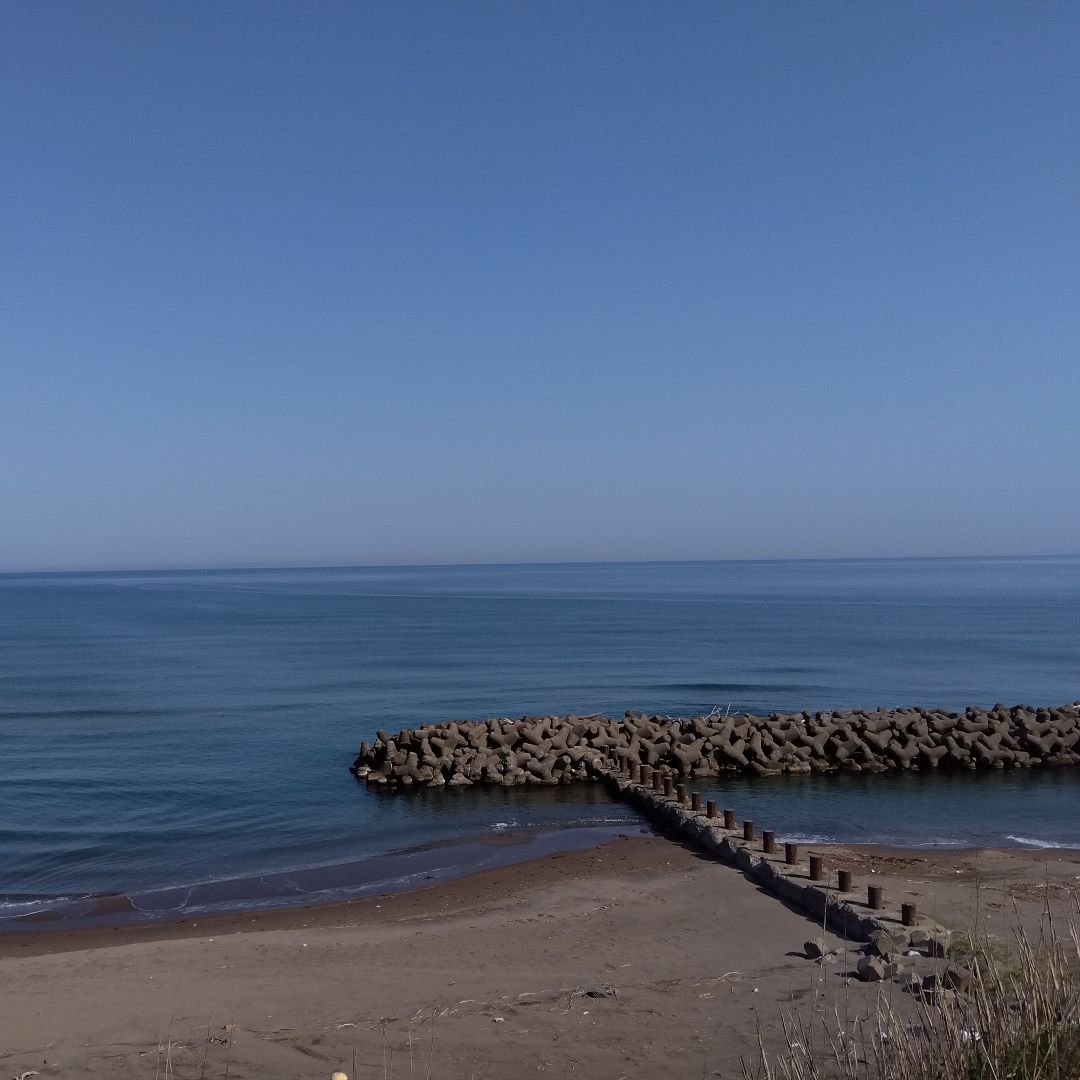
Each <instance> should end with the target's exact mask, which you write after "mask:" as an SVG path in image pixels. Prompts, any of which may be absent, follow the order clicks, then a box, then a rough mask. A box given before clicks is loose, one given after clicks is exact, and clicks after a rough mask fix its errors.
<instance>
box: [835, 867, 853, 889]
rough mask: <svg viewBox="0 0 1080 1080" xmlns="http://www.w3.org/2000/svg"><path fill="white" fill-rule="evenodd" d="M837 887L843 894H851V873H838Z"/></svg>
mask: <svg viewBox="0 0 1080 1080" xmlns="http://www.w3.org/2000/svg"><path fill="white" fill-rule="evenodd" d="M836 886H837V888H838V889H839V890H840V891H841V892H851V871H850V870H837V871H836Z"/></svg>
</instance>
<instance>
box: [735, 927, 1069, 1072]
mask: <svg viewBox="0 0 1080 1080" xmlns="http://www.w3.org/2000/svg"><path fill="white" fill-rule="evenodd" d="M1015 939H1016V944H1015V947H1014V948H1013V949H1011V950H1005V951H1003V950H1002V949H1001V946H1000V943H996V942H993V941H991V940H990V939H989V938H987V937H983V938H982V939H979V938H973V939H971V944H970V954H969V955H967V956H965V957H964V958H963V960H964V962H965V964H966V965H967V967H968V968H969V970H970V971H971V984H970V987H969V989H968V991H967V992H966V993H965V994H963V995H953V994H949V993H939V994H935V995H924V994H914V995H912V996H911V997H908V995H906V994H901V993H899V987H896V986H895V984H894V985H893V986H892V988H891V990H892V991H895V992H889V993H883V994H882V996H881V997H880V998H879V1001H878V1003H877V1005H876V1007H875V1008H873V1009H872V1010H871V1011H870V1012H869V1013H868V1014H866V1015H863V1016H861V1017H860V1016H856V1017H855V1018H854V1019H848V1018H846V1017H845V1015H844V1009H843V1007H837V1003H833V1005H834V1007H833V1008H832V1009H831V1010H830V1011H829V1015H828V1017H827V1018H826V1017H822V1016H816V1017H815V1018H813V1019H807V1018H806V1016H805V1015H802V1016H800V1015H798V1014H796V1013H791V1014H788V1015H786V1016H785V1017H784V1031H785V1035H786V1037H787V1043H788V1045H787V1047H786V1048H784V1049H782V1050H779V1051H777V1050H775V1049H774V1050H772V1051H770V1050H769V1049H768V1048H766V1047H765V1046H764V1044H763V1042H761V1041H760V1040H759V1042H761V1045H760V1056H759V1060H758V1061H757V1062H756V1063H755V1065H754V1066H753V1067H751V1068H748V1069H746V1070H745V1076H746V1078H747V1080H1080V938H1078V935H1077V930H1076V922H1075V921H1073V922H1070V924H1069V925H1068V926H1059V925H1058V924H1057V923H1056V922H1055V920H1054V918H1053V916H1052V915H1051V913H1050V912H1049V910H1047V912H1046V913H1045V915H1044V917H1043V920H1042V923H1041V925H1040V926H1039V928H1038V930H1037V931H1035V932H1034V933H1027V932H1025V931H1024V930H1023V929H1021V928H1020V927H1019V922H1018V923H1017V930H1016V931H1015Z"/></svg>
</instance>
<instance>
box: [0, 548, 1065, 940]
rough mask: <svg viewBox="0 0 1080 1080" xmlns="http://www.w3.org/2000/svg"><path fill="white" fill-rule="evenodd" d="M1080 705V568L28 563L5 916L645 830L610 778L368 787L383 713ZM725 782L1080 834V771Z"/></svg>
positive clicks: (792, 820) (459, 858)
mask: <svg viewBox="0 0 1080 1080" xmlns="http://www.w3.org/2000/svg"><path fill="white" fill-rule="evenodd" d="M1078 698H1080V557H1064V558H986V559H874V560H818V561H761V562H754V561H743V562H700V563H685V562H680V563H634V564H630V563H619V564H594V563H590V564H556V565H521V566H504V565H493V566H440V567H358V568H333V569H280V570H267V569H259V570H210V571H206V570H198V571H195V570H183V571H168V572H163V571H155V572H137V573H134V572H132V573H56V574H9V575H0V928H5V929H10V928H13V927H14V928H20V927H28V926H31V925H36V926H40V925H43V923H44V922H45V921H48V920H50V919H51V920H54V921H55V920H56V919H66V920H71V921H80V920H81V921H84V922H90V923H92V922H93V921H94V920H95V919H98V920H104V919H109V920H111V921H114V922H115V921H117V919H118V918H119V919H121V920H123V919H131V920H136V921H137V920H139V919H143V918H167V917H176V916H179V915H183V916H194V915H198V914H200V913H212V912H217V911H229V910H239V909H249V908H253V907H264V906H265V907H270V906H279V905H283V904H297V903H309V902H315V901H324V900H334V899H341V898H345V897H350V896H361V895H369V894H371V893H379V892H390V891H394V890H396V889H401V888H406V887H409V886H411V885H415V884H422V883H425V882H430V881H433V880H440V879H444V878H447V877H452V876H455V875H458V874H461V873H465V872H468V871H470V870H476V869H481V868H484V867H489V866H499V865H509V864H512V863H514V862H516V861H520V860H521V859H525V858H532V857H534V856H536V855H539V854H544V853H546V852H549V851H557V850H570V849H573V848H585V847H589V846H592V845H595V844H599V843H601V842H603V841H605V840H607V839H611V838H612V837H614V836H617V835H625V834H631V835H633V834H636V833H639V832H641V831H643V830H646V828H647V827H646V826H644V825H643V823H642V822H641V821H640V819H639V818H638V817H637V815H636V814H635V813H634V812H633V811H632V810H631V809H630V808H629V807H628V806H626V805H624V804H622V803H620V802H618V801H615V800H613V799H612V798H610V797H609V796H608V795H607V794H606V793H605V792H604V791H603V790H602V789H601V788H600V787H599V786H598V785H591V784H582V785H577V786H573V787H561V788H555V789H548V788H539V789H532V788H512V789H501V788H492V789H482V788H466V789H452V790H443V791H428V792H414V793H408V794H398V795H388V794H385V793H378V792H374V791H371V790H368V789H367V788H366V786H365V785H364V784H362V783H358V782H357V781H356V780H355V779H354V778H353V777H352V775H351V774H350V773H349V771H348V767H349V765H350V764H351V762H352V760H353V758H354V756H355V754H356V751H357V749H358V747H359V745H360V743H361V741H362V740H365V739H370V738H371V737H372V736H373V735H374V733H375V732H376V731H377V730H378V729H380V728H385V729H392V730H397V729H398V728H401V727H405V726H409V727H411V726H416V725H419V724H424V723H430V722H436V721H441V720H450V719H486V718H489V717H518V716H521V715H523V714H526V713H531V714H550V713H559V714H562V713H568V712H573V713H577V714H589V713H598V712H599V713H604V714H607V715H612V716H621V715H622V714H623V713H624V711H625V710H628V709H630V710H634V711H647V712H649V713H659V714H663V715H669V716H693V715H696V714H701V713H707V712H709V711H711V710H714V709H719V710H721V711H726V712H753V713H768V712H771V711H797V710H802V709H813V710H817V709H837V708H856V707H876V706H887V707H893V706H908V705H916V704H920V705H925V706H927V707H934V706H937V707H946V708H962V707H964V706H967V705H979V706H984V707H986V706H992V705H994V704H996V703H999V702H1001V703H1004V704H1006V705H1012V704H1020V703H1023V704H1032V705H1055V704H1064V703H1067V702H1072V701H1075V700H1077V699H1078ZM696 786H698V787H699V788H700V789H701V791H702V793H703V794H707V795H708V796H709V797H716V798H718V799H720V800H721V801H722V805H724V806H730V807H732V808H733V809H735V810H736V811H737V813H739V814H740V816H746V817H752V818H753V820H755V821H756V822H758V823H759V824H760V825H761V826H762V827H767V828H773V829H775V830H776V832H777V836H778V838H780V839H797V840H803V841H809V842H821V843H824V842H830V841H834V842H853V843H884V844H891V845H900V846H908V847H972V846H1009V845H1016V846H1021V847H1030V848H1053V847H1078V846H1080V769H1075V770H1074V769H1059V770H1052V769H1047V770H1010V771H1006V772H994V773H991V774H970V773H964V774H962V775H956V774H943V775H934V774H930V775H927V774H922V775H910V774H905V775H896V776H891V775H871V776H860V775H848V776H808V777H776V778H766V779H750V778H732V779H724V780H716V781H708V782H705V781H703V782H701V783H700V784H698V785H696ZM117 897H120V898H121V899H120V900H119V901H117V899H116V898H117ZM103 898H108V901H109V902H108V903H104V902H103Z"/></svg>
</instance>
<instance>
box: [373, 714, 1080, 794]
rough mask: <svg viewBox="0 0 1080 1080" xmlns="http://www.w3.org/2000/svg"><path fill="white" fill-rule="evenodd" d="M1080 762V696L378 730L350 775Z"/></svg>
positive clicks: (710, 772)
mask: <svg viewBox="0 0 1080 1080" xmlns="http://www.w3.org/2000/svg"><path fill="white" fill-rule="evenodd" d="M1045 765H1080V702H1076V703H1073V704H1071V705H1065V706H1061V707H1058V708H1032V707H1030V706H1026V705H1016V706H1013V707H1012V708H1006V707H1005V706H1004V705H996V706H994V708H993V709H988V710H987V709H977V708H969V709H966V710H965V711H964V712H949V711H945V710H940V709H924V708H921V707H914V708H910V709H889V710H884V709H878V710H874V711H872V712H871V711H865V710H852V711H843V712H816V713H811V712H802V713H789V714H772V715H770V716H749V715H736V716H722V715H717V714H712V715H709V716H698V717H694V718H693V719H671V718H669V717H662V716H651V717H650V716H644V715H636V714H634V713H627V714H626V716H625V717H624V718H623V719H622V720H614V719H608V718H604V717H600V716H585V717H578V716H563V717H558V716H525V717H522V718H521V719H520V720H488V721H483V722H468V721H466V722H447V723H441V724H431V725H426V726H424V727H417V728H406V729H404V730H402V731H399V732H398V733H397V734H396V735H390V734H389V733H388V732H385V731H380V732H378V734H377V736H376V739H375V742H374V743H370V744H369V743H364V744H363V746H362V747H361V748H360V753H359V755H358V756H357V758H356V760H355V761H354V762H353V765H352V771H353V773H354V774H355V775H356V777H357V779H363V780H366V781H367V782H368V783H369V784H376V785H382V786H388V787H392V788H399V787H412V786H419V787H440V786H443V785H447V786H465V785H469V784H500V785H503V786H513V785H518V784H567V783H573V782H576V781H581V780H591V779H596V778H600V777H604V776H606V775H608V773H609V770H610V769H611V768H612V767H618V768H621V769H624V770H625V769H633V768H635V767H641V766H650V767H651V768H652V769H654V770H658V771H659V772H660V773H661V774H663V775H665V776H679V777H686V778H699V777H710V776H718V775H721V774H724V773H728V772H745V773H756V774H758V775H762V776H768V775H776V774H780V773H808V772H834V771H837V770H845V771H851V772H886V771H893V770H901V769H907V770H915V771H918V770H925V769H1005V768H1028V767H1032V766H1045Z"/></svg>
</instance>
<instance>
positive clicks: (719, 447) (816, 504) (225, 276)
mask: <svg viewBox="0 0 1080 1080" xmlns="http://www.w3.org/2000/svg"><path fill="white" fill-rule="evenodd" d="M1077 56H1080V7H1078V6H1077V5H1075V4H1073V3H1053V2H1045V3H1039V4H1009V3H995V2H991V3H987V2H985V0H981V2H979V3H964V2H959V0H957V2H951V3H948V4H941V3H940V2H937V0H934V2H927V3H920V2H906V3H903V4H897V3H895V2H892V0H889V2H867V3H853V2H852V3H839V2H834V3H822V4H792V3H780V2H775V3H773V2H755V3H751V2H736V0H731V2H721V0H713V2H697V0H683V2H680V3H671V2H664V0H648V2H637V0H590V2H587V3H582V2H580V0H573V2H561V0H545V2H542V3H535V2H531V0H530V2H524V0H498V2H495V0H490V2H475V0H457V2H454V3H446V2H445V0H437V2H417V0H404V2H397V0H395V2H386V3H361V2H358V0H352V2H348V3H340V2H335V0H316V2H312V3H304V4H298V3H294V2H292V0H289V2H275V0H235V2H232V3H229V4H220V3H218V2H217V0H214V2H197V0H196V2H185V3H183V4H146V3H141V2H138V3H135V2H133V3H114V2H108V0H99V2H97V3H94V4H86V3H83V2H82V0H79V2H70V3H59V2H49V0H46V2H40V0H10V2H8V3H6V4H4V5H3V7H2V10H0V185H2V187H0V191H2V200H0V249H2V251H3V255H2V257H0V570H3V571H21V570H49V569H74V568H140V567H186V566H247V565H251V566H267V565H322V564H331V565H356V564H375V563H455V562H478V563H483V562H519V561H520V562H532V561H564V560H569V561H578V560H637V559H713V558H788V557H840V556H905V555H951V554H972V555H1006V554H1060V553H1074V552H1077V551H1080V498H1078V497H1077V494H1078V492H1080V424H1078V423H1077V407H1078V404H1080V371H1078V363H1077V359H1078V357H1077V344H1078V342H1080V295H1078V292H1080V137H1078V136H1080V130H1078V128H1080V119H1078V118H1080V64H1078V63H1077Z"/></svg>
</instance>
